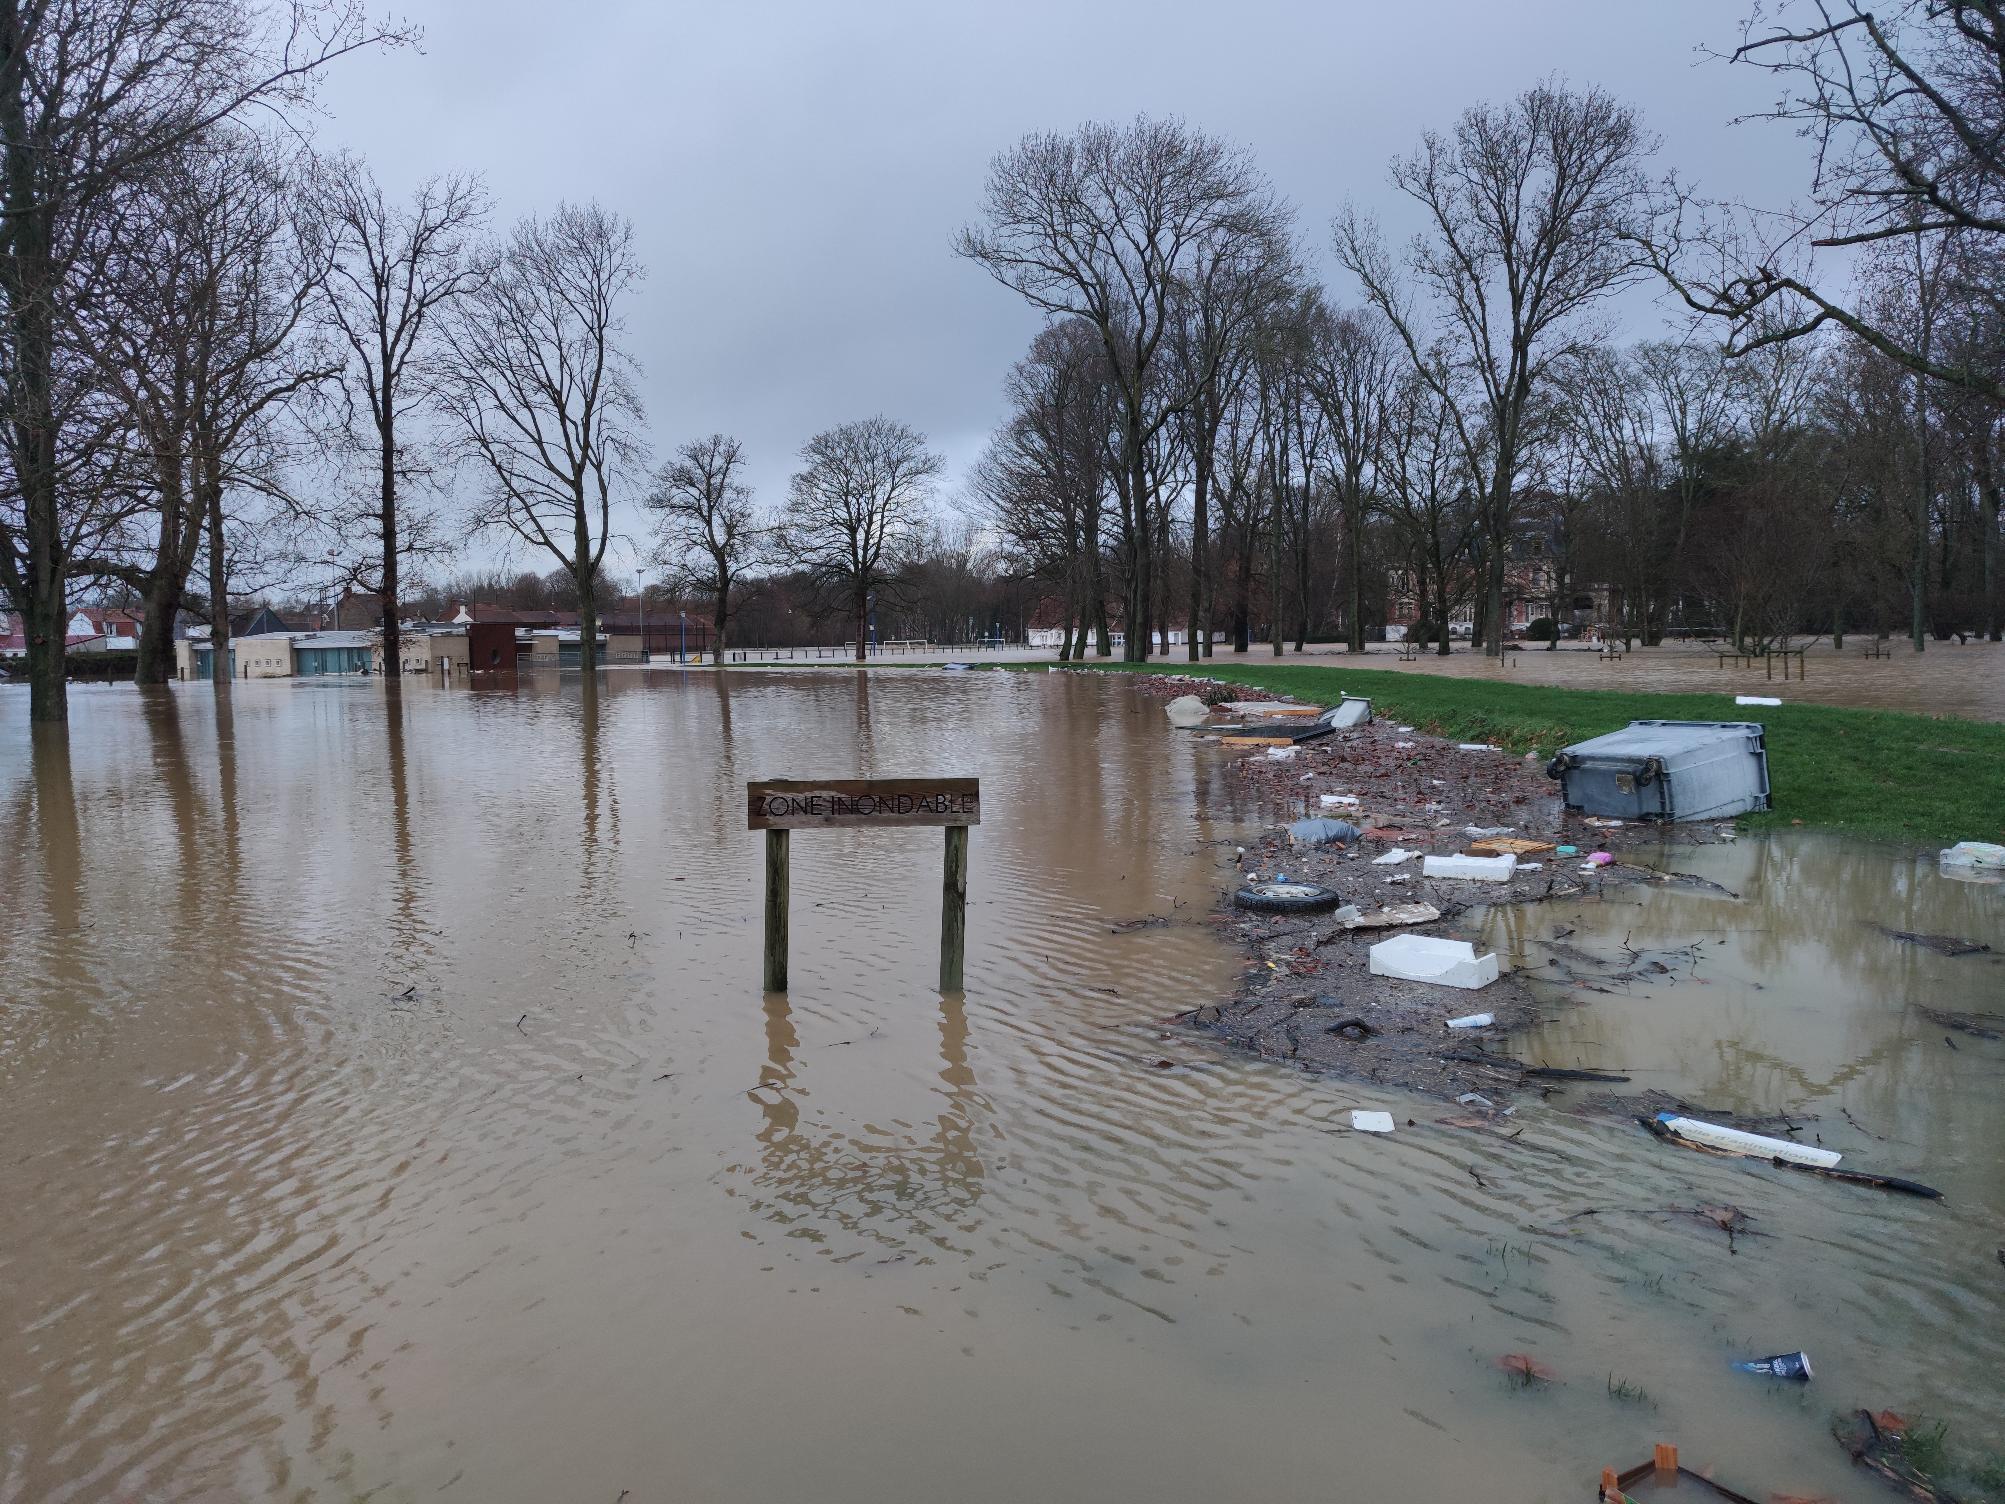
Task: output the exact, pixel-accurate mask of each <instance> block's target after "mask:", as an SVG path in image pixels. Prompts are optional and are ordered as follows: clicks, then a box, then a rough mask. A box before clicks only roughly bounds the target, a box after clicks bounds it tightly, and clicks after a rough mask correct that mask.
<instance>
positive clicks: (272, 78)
mask: <svg viewBox="0 0 2005 1504" xmlns="http://www.w3.org/2000/svg"><path fill="white" fill-rule="evenodd" d="M412 35H413V33H410V32H408V31H404V32H392V31H386V30H382V29H378V28H376V27H375V26H373V25H372V24H370V23H369V22H368V21H367V19H366V17H365V14H364V12H363V9H362V7H361V5H360V3H359V0H291V3H289V4H287V5H284V6H274V7H272V8H271V9H269V10H268V9H266V8H264V7H261V6H258V5H256V4H255V3H253V0H4V3H0V326H4V331H3V332H0V400H4V405H5V411H4V414H3V415H0V417H4V424H0V427H4V440H5V453H4V456H0V458H4V462H5V464H6V468H7V483H6V485H5V487H4V488H0V498H4V505H0V578H4V581H5V588H6V590H7V593H8V594H9V595H10V596H11V597H12V598H13V599H14V600H15V601H16V602H17V603H18V604H19V605H20V607H21V610H22V613H23V615H24V617H25V618H26V631H27V638H28V658H29V673H28V677H29V684H30V708H29V717H30V719H31V720H34V721H40V722H47V721H61V720H63V719H64V718H65V716H66V714H67V702H66V697H65V693H64V683H63V640H64V633H63V624H64V621H65V619H66V617H67V614H68V606H67V582H68V579H69V576H70V574H71V571H72V568H73V566H74V564H75V563H76V561H77V559H78V558H79V553H78V550H79V549H80V548H81V547H83V546H84V545H85V544H86V543H87V542H89V541H90V540H92V539H94V538H95V537H96V536H97V534H98V531H99V528H98V524H97V522H96V520H95V519H94V517H93V515H92V514H93V513H94V511H96V510H97V509H98V508H100V507H101V506H102V505H103V504H104V503H105V500H106V498H105V497H104V496H103V495H102V494H101V493H97V492H93V491H92V490H90V489H87V488H86V487H84V486H82V485H79V484H78V482H80V481H84V480H88V479H90V478H91V471H90V467H91V465H92V463H93V462H94V455H93V452H92V451H93V448H94V446H93V445H92V444H90V443H89V442H87V441H85V440H84V439H83V438H82V437H80V436H79V435H78V434H77V433H76V432H75V431H74V430H75V428H76V425H77V424H78V423H80V422H86V421H88V420H87V418H86V413H87V411H88V407H89V404H88V402H87V401H86V400H85V399H84V398H83V397H81V396H80V394H79V391H78V389H77V387H76V386H75V385H74V384H73V383H72V382H71V380H70V375H71V374H72V373H74V372H77V371H80V370H85V369H95V368H96V366H97V363H96V362H95V361H92V360H90V359H89V358H88V356H87V355H83V356H80V357H77V358H74V359H73V358H72V357H71V356H70V355H68V354H66V349H68V350H74V348H75V345H76V343H77V342H78V341H79V340H80V339H81V338H84V336H83V335H82V334H81V332H80V331H79V329H78V327H77V326H78V325H79V324H80V323H85V322H87V318H88V315H87V313H86V312H85V311H86V310H88V309H89V307H90V305H91V301H92V291H91V286H90V282H91V277H90V275H89V266H88V256H89V254H90V250H91V248H92V247H93V246H95V245H97V244H99V243H100V242H99V238H98V237H99V232H100V231H101V228H102V216H103V215H104V214H105V213H106V212H107V210H108V208H109V206H110V205H111V203H112V202H113V201H114V200H115V199H116V198H117V197H118V196H119V195H120V194H121V193H123V192H125V191H126V190H128V189H129V188H130V187H131V186H132V185H134V184H135V183H137V182H138V181H139V180H140V179H141V178H142V177H143V176H144V175H145V174H146V173H148V172H149V171H151V170H152V168H153V167H154V165H155V164H156V163H158V162H159V161H160V160H161V158H163V157H164V156H165V155H166V154H167V153H169V152H171V151H173V150H175V149H176V148H178V147H180V146H181V145H182V144H183V143H185V142H187V141H190V140H192V139H194V138H195V137H196V136H198V135H200V134H201V133H202V132H203V131H205V130H207V129H209V128H210V127H212V126H214V125H215V124H217V123H218V122H220V121H222V120H224V119H227V118H228V117H230V116H231V115H233V114H235V113H237V112H239V111H241V110H243V109H245V108H246V107H247V106H250V105H252V104H265V105H268V106H274V107H283V106H284V105H286V104H288V103H291V102H296V101H297V100H299V99H300V98H301V97H302V96H303V95H304V93H305V92H306V90H307V89H308V87H309V85H310V83H311V81H312V78H313V76H314V75H315V74H316V73H317V72H318V71H319V70H320V69H322V68H323V67H325V66H326V65H327V64H328V63H329V62H331V61H332V60H333V59H335V58H338V57H340V56H342V55H344V54H346V53H348V52H352V51H354V50H355V49H357V48H359V47H365V46H368V45H371V44H373V43H380V42H395V41H399V40H404V39H407V38H409V37H410V36H412Z"/></svg>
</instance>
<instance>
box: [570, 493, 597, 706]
mask: <svg viewBox="0 0 2005 1504" xmlns="http://www.w3.org/2000/svg"><path fill="white" fill-rule="evenodd" d="M574 505H575V508H576V509H575V510H574V511H573V513H572V516H571V579H572V581H573V582H574V583H575V584H576V585H577V587H578V671H579V672H580V673H582V674H584V675H585V677H586V678H587V679H590V678H591V677H592V676H593V675H594V674H596V673H598V671H599V600H598V596H599V580H598V569H597V567H596V566H595V565H594V564H593V562H592V524H591V517H590V515H589V514H588V513H587V512H586V510H585V498H584V495H583V493H582V492H580V493H579V494H578V495H577V496H576V498H575V502H574Z"/></svg>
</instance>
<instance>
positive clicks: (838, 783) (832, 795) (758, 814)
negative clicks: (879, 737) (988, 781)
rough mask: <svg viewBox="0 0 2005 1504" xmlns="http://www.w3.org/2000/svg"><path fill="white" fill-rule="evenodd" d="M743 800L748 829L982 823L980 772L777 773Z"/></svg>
mask: <svg viewBox="0 0 2005 1504" xmlns="http://www.w3.org/2000/svg"><path fill="white" fill-rule="evenodd" d="M745 803H746V811H745V825H746V828H747V829H748V830H827V829H842V828H847V827H853V826H859V825H862V826H879V827H886V828H888V827H892V826H900V825H979V824H981V823H982V786H981V780H980V779H978V778H773V779H768V780H766V781H765V782H763V783H748V784H746V785H745Z"/></svg>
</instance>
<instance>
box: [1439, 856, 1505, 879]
mask: <svg viewBox="0 0 2005 1504" xmlns="http://www.w3.org/2000/svg"><path fill="white" fill-rule="evenodd" d="M1517 870H1518V859H1517V858H1516V857H1515V856H1512V855H1510V854H1508V853H1506V854H1505V855H1503V856H1430V857H1427V858H1426V859H1425V860H1423V861H1422V862H1421V864H1420V875H1421V876H1422V877H1462V878H1467V879H1469V881H1471V882H1478V883H1507V882H1509V881H1510V880H1511V874H1512V873H1513V872H1516V871H1517Z"/></svg>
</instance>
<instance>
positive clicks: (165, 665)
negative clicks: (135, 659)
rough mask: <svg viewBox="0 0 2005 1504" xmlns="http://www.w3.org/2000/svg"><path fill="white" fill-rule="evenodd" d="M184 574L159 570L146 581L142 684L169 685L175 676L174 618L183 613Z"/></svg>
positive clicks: (140, 668)
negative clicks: (168, 682)
mask: <svg viewBox="0 0 2005 1504" xmlns="http://www.w3.org/2000/svg"><path fill="white" fill-rule="evenodd" d="M181 596H182V579H181V576H179V575H178V574H175V573H171V572H168V571H165V570H158V569H156V570H155V571H154V573H153V577H152V578H151V579H149V580H148V581H147V582H146V595H145V599H144V605H143V606H142V609H141V613H140V622H139V665H138V667H137V669H136V670H135V671H134V673H133V678H134V680H136V681H137V682H138V683H140V684H165V683H166V682H167V681H168V680H169V679H171V678H173V677H174V618H175V617H176V616H178V615H180V614H181Z"/></svg>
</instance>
